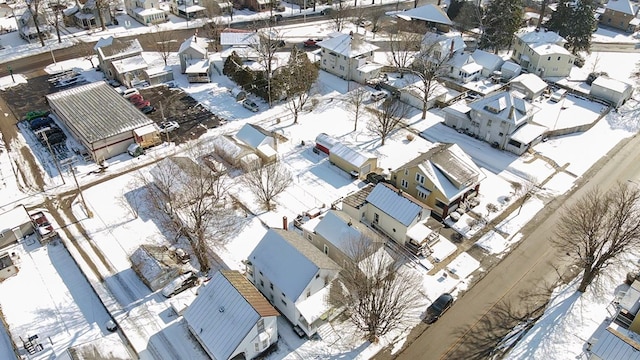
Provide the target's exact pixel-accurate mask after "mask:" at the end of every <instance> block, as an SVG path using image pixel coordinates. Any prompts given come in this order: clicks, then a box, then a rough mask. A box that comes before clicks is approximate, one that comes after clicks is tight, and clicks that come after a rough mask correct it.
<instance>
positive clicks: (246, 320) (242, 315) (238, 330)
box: [183, 271, 279, 359]
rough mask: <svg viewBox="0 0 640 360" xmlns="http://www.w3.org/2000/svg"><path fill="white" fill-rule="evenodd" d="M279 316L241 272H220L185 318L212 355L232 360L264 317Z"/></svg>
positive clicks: (198, 297) (200, 292)
mask: <svg viewBox="0 0 640 360" xmlns="http://www.w3.org/2000/svg"><path fill="white" fill-rule="evenodd" d="M278 315H279V314H278V312H277V311H276V310H275V309H274V308H273V306H271V304H269V302H268V301H267V299H265V298H264V296H262V295H261V294H260V293H259V292H258V290H257V289H256V288H255V287H254V286H253V285H252V284H251V283H250V282H249V281H248V280H247V279H246V278H244V276H242V274H240V272H238V271H220V272H218V273H216V274H215V275H214V276H213V277H212V278H211V280H210V281H209V283H208V284H207V285H206V286H202V287H200V288H199V290H198V296H196V298H195V300H194V301H193V303H191V305H190V306H189V307H188V308H187V310H186V311H185V313H184V315H183V317H184V319H185V321H186V322H187V324H188V325H189V326H190V327H191V328H192V329H193V332H194V333H195V334H196V336H198V337H199V338H200V342H201V343H202V344H203V345H204V346H205V347H206V348H207V352H208V353H210V354H212V355H213V356H214V357H215V358H216V359H228V358H230V357H231V355H233V351H234V350H235V349H236V348H237V347H238V346H239V345H240V343H242V340H244V338H245V337H246V336H247V334H248V333H249V331H250V330H251V329H252V328H253V327H254V326H255V325H256V323H257V322H258V320H259V319H260V318H261V317H264V316H278Z"/></svg>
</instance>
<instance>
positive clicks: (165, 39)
mask: <svg viewBox="0 0 640 360" xmlns="http://www.w3.org/2000/svg"><path fill="white" fill-rule="evenodd" d="M196 35H197V34H196ZM196 35H194V36H196ZM151 39H152V40H151V41H153V43H154V44H153V45H154V47H155V49H156V51H157V52H158V53H159V54H160V57H161V58H162V60H163V61H164V66H167V60H168V59H169V56H170V55H171V52H175V51H178V49H177V48H176V45H174V44H177V42H178V41H177V40H176V39H174V36H173V34H172V33H171V31H162V29H160V26H158V25H155V26H154V28H153V31H152V32H151ZM201 45H202V46H203V47H204V48H206V47H207V44H206V43H205V44H201Z"/></svg>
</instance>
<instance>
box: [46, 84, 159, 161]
mask: <svg viewBox="0 0 640 360" xmlns="http://www.w3.org/2000/svg"><path fill="white" fill-rule="evenodd" d="M46 99H47V102H48V104H49V106H50V107H51V111H52V112H53V113H54V114H55V115H56V116H57V118H58V119H59V120H60V121H61V122H62V123H63V124H64V125H65V126H66V128H67V129H68V130H69V131H70V132H71V134H72V135H73V136H74V137H75V138H76V139H77V140H78V141H79V142H80V144H82V145H83V146H84V147H85V149H86V150H87V152H88V153H89V154H90V155H91V157H92V158H93V160H94V161H96V162H98V163H99V162H102V161H104V160H106V159H109V158H111V157H113V156H116V155H119V154H122V153H124V152H126V151H127V147H128V146H129V145H131V144H133V143H134V142H135V136H134V130H136V129H138V128H141V127H143V126H146V125H149V124H153V120H151V119H149V118H148V117H147V116H146V115H144V114H143V113H141V112H140V110H138V109H137V108H136V107H135V106H134V105H133V104H131V103H130V102H129V101H127V99H125V98H123V97H122V95H120V94H119V93H118V92H117V91H116V90H114V89H113V88H112V87H111V86H109V84H107V83H106V82H104V81H97V82H94V83H90V84H86V85H81V86H76V87H73V88H71V89H67V90H63V91H59V92H57V93H53V94H49V95H47V96H46Z"/></svg>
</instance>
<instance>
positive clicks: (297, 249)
mask: <svg viewBox="0 0 640 360" xmlns="http://www.w3.org/2000/svg"><path fill="white" fill-rule="evenodd" d="M249 261H251V262H252V263H253V264H254V266H255V267H256V268H257V269H259V271H262V273H263V274H264V276H265V277H266V278H267V279H269V281H271V282H272V283H273V284H274V285H276V286H277V287H278V288H279V289H280V290H282V292H284V293H285V296H286V297H288V298H289V299H292V300H293V301H294V302H295V301H296V300H297V299H298V298H299V297H300V295H301V294H302V292H303V291H304V289H305V288H306V287H307V285H309V283H310V282H311V280H313V278H314V276H315V275H316V274H317V273H318V271H320V269H330V270H340V266H338V264H336V263H335V262H334V261H333V260H331V259H330V258H329V257H328V256H326V255H325V254H324V253H323V252H322V251H320V250H318V249H317V248H316V247H315V246H313V245H312V244H311V243H309V241H308V240H305V239H304V238H303V237H302V236H301V235H300V234H298V233H296V232H294V231H287V230H280V229H269V230H268V231H267V233H266V234H265V235H264V236H263V237H262V239H261V240H260V242H259V243H258V245H257V246H256V247H255V249H253V251H252V252H251V254H250V255H249Z"/></svg>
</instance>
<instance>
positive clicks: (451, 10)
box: [447, 0, 466, 19]
mask: <svg viewBox="0 0 640 360" xmlns="http://www.w3.org/2000/svg"><path fill="white" fill-rule="evenodd" d="M465 2H466V1H462V0H451V2H450V3H449V7H448V8H447V16H448V17H449V19H455V18H456V17H457V16H458V13H460V9H461V8H462V5H463V4H464V3H465Z"/></svg>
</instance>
